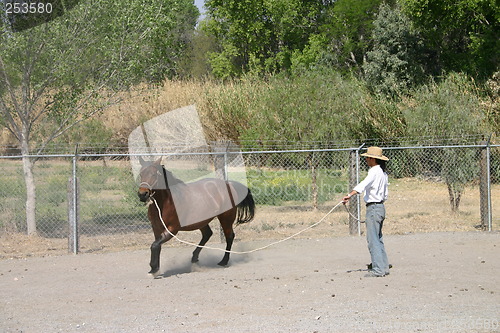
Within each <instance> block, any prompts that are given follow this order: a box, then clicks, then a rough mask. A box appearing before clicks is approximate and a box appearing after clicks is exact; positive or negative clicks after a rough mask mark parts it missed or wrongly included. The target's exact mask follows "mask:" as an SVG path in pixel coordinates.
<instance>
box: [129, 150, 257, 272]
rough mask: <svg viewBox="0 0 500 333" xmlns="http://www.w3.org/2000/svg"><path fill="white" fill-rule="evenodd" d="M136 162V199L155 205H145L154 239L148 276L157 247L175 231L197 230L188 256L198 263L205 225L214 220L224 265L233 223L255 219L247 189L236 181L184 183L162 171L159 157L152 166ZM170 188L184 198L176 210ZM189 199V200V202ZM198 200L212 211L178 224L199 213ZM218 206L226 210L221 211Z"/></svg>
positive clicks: (157, 258)
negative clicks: (198, 237)
mask: <svg viewBox="0 0 500 333" xmlns="http://www.w3.org/2000/svg"><path fill="white" fill-rule="evenodd" d="M139 161H140V163H141V171H140V175H139V178H140V185H139V190H138V192H137V195H138V196H139V200H140V201H142V202H145V203H154V201H156V203H155V204H149V207H148V219H149V221H150V222H151V227H152V229H153V233H154V237H155V240H154V242H153V243H152V244H151V261H150V266H151V270H150V271H149V274H152V275H156V274H157V273H158V270H159V269H160V252H161V246H162V244H163V243H165V242H167V241H169V240H170V239H171V238H172V237H173V235H177V233H178V232H179V231H193V230H200V231H201V235H202V238H201V241H200V243H199V244H198V246H197V247H196V249H195V250H194V251H193V255H192V257H191V262H192V263H196V262H198V258H199V255H200V252H201V249H202V246H204V245H205V244H206V243H207V242H208V240H209V239H210V237H211V236H212V234H213V232H212V230H211V229H210V226H209V223H210V222H211V221H212V220H213V219H214V218H215V217H217V219H218V220H219V222H220V225H221V227H222V230H223V232H224V236H225V238H226V252H225V254H224V256H223V258H222V260H221V261H220V262H219V263H218V265H220V266H227V264H228V262H229V251H231V247H232V244H233V240H234V237H235V234H234V230H233V224H235V223H236V225H238V224H242V223H248V222H250V221H252V220H253V218H254V216H255V202H254V199H253V196H252V193H251V192H250V189H249V188H248V187H246V186H245V185H243V184H241V183H239V182H236V181H224V180H221V179H216V178H206V179H202V180H198V181H195V182H191V183H184V182H183V181H181V180H180V179H178V178H176V177H174V175H173V174H172V173H171V172H170V171H168V170H167V169H165V167H164V166H163V165H162V164H161V158H160V159H158V160H157V161H155V162H153V163H151V162H145V161H144V160H143V159H142V158H139ZM173 187H175V191H176V193H177V194H178V193H181V196H182V197H184V198H187V201H186V200H184V201H185V202H184V203H183V204H182V205H177V206H178V207H176V205H175V204H174V201H175V200H174V197H175V196H174V195H173V193H172V192H173V191H172V188H173ZM221 188H223V189H225V191H226V192H225V193H222V191H221ZM242 189H244V191H242ZM242 193H246V196H243V195H242ZM224 194H225V195H224ZM238 196H240V197H238ZM190 198H191V199H192V200H189V199H190ZM201 201H203V202H205V203H209V204H210V205H209V206H213V207H210V208H213V209H211V210H210V212H211V213H209V212H207V211H205V216H203V217H195V219H196V220H194V221H189V223H188V224H186V223H185V222H184V223H181V222H183V221H181V220H180V218H179V216H180V215H183V216H186V214H183V213H186V212H187V213H189V212H190V211H195V210H200V202H201ZM224 201H226V202H224ZM221 207H226V208H228V209H227V210H226V209H223V210H224V211H221ZM158 208H159V209H158ZM217 208H219V209H217ZM160 215H161V218H160ZM187 216H188V217H189V214H188V215H187ZM162 220H163V221H162ZM166 228H167V229H168V231H167V230H166Z"/></svg>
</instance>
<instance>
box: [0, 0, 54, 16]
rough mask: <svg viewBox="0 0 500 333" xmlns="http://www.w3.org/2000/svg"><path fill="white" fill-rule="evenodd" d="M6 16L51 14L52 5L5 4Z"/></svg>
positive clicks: (40, 3)
mask: <svg viewBox="0 0 500 333" xmlns="http://www.w3.org/2000/svg"><path fill="white" fill-rule="evenodd" d="M5 12H6V13H7V14H44V13H47V14H50V13H52V4H51V3H50V2H47V3H42V2H36V1H35V2H17V1H16V2H14V3H12V2H7V3H6V4H5Z"/></svg>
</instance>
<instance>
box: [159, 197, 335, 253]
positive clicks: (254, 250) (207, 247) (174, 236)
mask: <svg viewBox="0 0 500 333" xmlns="http://www.w3.org/2000/svg"><path fill="white" fill-rule="evenodd" d="M150 199H151V200H153V202H154V204H155V206H156V208H157V209H158V215H159V216H160V221H161V223H162V224H163V227H164V228H165V230H166V231H167V232H168V233H169V234H170V236H172V237H173V238H175V239H176V240H177V241H179V242H181V243H184V244H187V245H191V246H196V247H201V248H204V249H210V250H218V251H222V252H227V253H232V254H247V253H252V252H257V251H261V250H264V249H267V248H268V247H271V246H273V245H276V244H279V243H282V242H285V241H287V240H289V239H291V238H293V237H295V236H298V235H300V234H301V233H303V232H304V231H306V230H309V229H311V228H314V227H315V226H317V225H318V224H320V223H321V222H323V221H324V220H325V219H326V217H327V216H328V215H330V214H331V213H332V212H333V211H334V210H335V209H336V208H337V207H338V206H339V205H340V204H341V203H342V201H340V202H339V203H338V204H336V205H335V206H334V207H333V208H332V209H330V211H329V212H328V213H326V214H325V216H323V217H322V218H321V219H320V220H319V221H318V222H315V223H313V224H311V225H310V226H308V227H307V228H305V229H302V230H300V231H299V232H296V233H294V234H293V235H291V236H288V237H286V238H283V239H281V240H279V241H276V242H273V243H270V244H267V245H265V246H262V247H259V248H256V249H253V250H250V251H229V250H225V249H221V248H218V247H211V246H206V245H198V244H195V243H191V242H187V241H185V240H182V239H180V238H179V237H177V236H176V235H174V234H173V233H172V232H171V231H170V230H168V228H167V226H166V225H165V221H163V218H162V217H161V210H160V207H158V203H157V202H156V200H155V198H153V197H150Z"/></svg>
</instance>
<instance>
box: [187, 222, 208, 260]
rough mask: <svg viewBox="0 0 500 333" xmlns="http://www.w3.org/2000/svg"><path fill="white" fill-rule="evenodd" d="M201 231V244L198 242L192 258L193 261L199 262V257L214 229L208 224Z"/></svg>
mask: <svg viewBox="0 0 500 333" xmlns="http://www.w3.org/2000/svg"><path fill="white" fill-rule="evenodd" d="M200 231H201V241H200V244H198V247H197V248H196V249H195V250H194V251H193V257H192V258H191V262H198V257H199V255H200V252H201V249H202V246H204V245H205V244H206V243H207V242H208V240H209V239H210V237H212V234H213V232H212V229H210V226H209V225H208V224H207V225H206V226H204V227H203V228H201V229H200Z"/></svg>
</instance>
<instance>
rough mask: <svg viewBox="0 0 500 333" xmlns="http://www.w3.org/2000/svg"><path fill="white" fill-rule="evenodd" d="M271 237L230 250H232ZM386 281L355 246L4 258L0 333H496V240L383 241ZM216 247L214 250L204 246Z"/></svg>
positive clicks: (327, 242)
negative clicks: (372, 272) (152, 271)
mask: <svg viewBox="0 0 500 333" xmlns="http://www.w3.org/2000/svg"><path fill="white" fill-rule="evenodd" d="M267 243H268V240H260V241H252V242H242V241H240V242H238V243H237V244H235V248H234V249H235V250H238V251H245V250H251V249H254V248H256V247H260V246H263V245H266V244H267ZM385 243H386V248H387V251H388V254H389V259H390V261H391V263H392V265H393V268H392V270H391V274H390V275H389V276H387V277H384V278H367V277H364V275H365V274H366V272H365V271H364V270H363V269H365V264H366V263H368V262H369V256H368V251H367V248H366V240H365V239H364V238H363V237H356V236H353V237H350V236H343V237H329V238H315V237H312V238H302V239H294V240H290V241H287V242H283V243H280V244H278V245H276V246H274V247H270V248H267V249H265V250H263V251H260V252H255V253H252V254H246V255H233V256H232V258H231V261H230V265H229V266H228V267H225V268H222V267H219V266H217V264H216V263H217V262H218V261H219V260H220V258H221V256H222V253H219V252H217V251H213V250H212V251H210V250H204V251H202V254H201V256H200V263H199V264H191V263H190V254H191V251H192V249H191V248H189V247H187V246H172V247H166V248H164V250H163V252H162V266H161V270H160V272H161V275H160V276H159V277H158V278H156V279H153V278H152V277H151V276H149V275H147V274H146V272H147V271H148V268H149V267H148V259H149V251H148V250H146V249H141V250H127V251H121V252H108V253H86V254H80V255H77V256H74V255H62V256H59V255H58V256H45V257H30V258H23V259H4V260H1V261H0V286H1V287H0V299H1V301H0V331H1V332H143V331H145V332H258V331H260V332H311V333H312V332H495V331H500V326H499V325H500V323H499V322H500V274H499V273H500V269H499V264H498V258H499V257H500V234H499V233H497V232H493V233H484V232H434V233H417V234H413V233H412V234H408V235H388V236H386V237H385ZM212 245H215V246H222V245H221V244H219V243H215V242H214V244H212Z"/></svg>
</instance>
